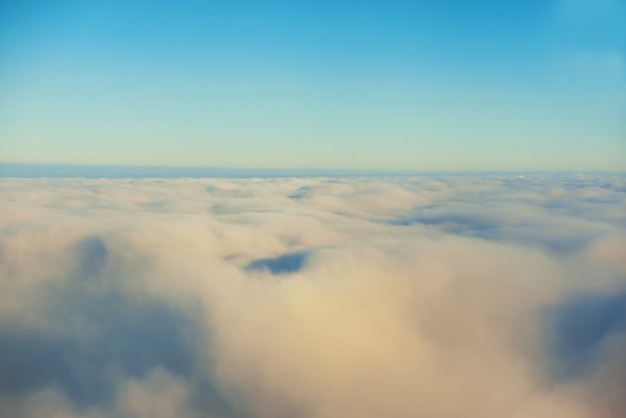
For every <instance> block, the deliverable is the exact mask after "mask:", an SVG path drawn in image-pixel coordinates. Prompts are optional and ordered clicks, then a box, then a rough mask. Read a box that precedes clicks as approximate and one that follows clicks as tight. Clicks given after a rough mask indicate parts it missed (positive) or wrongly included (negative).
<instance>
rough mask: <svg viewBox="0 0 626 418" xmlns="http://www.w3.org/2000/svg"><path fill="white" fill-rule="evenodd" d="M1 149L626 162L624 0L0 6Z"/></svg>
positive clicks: (243, 158) (356, 161) (378, 163)
mask: <svg viewBox="0 0 626 418" xmlns="http://www.w3.org/2000/svg"><path fill="white" fill-rule="evenodd" d="M0 162H9V163H16V162H18V163H19V162H21V163H42V164H50V163H62V164H120V165H166V166H222V167H242V168H250V167H259V168H263V167H272V168H323V169H328V168H331V169H335V168H341V169H417V170H420V169H424V170H432V169H452V170H465V169H481V170H484V169H488V170H489V169H529V170H533V169H555V170H561V169H565V170H567V169H573V170H584V169H590V170H595V169H608V170H613V169H622V170H623V169H626V1H624V0H518V1H502V0H485V1H467V0H443V1H435V0H431V1H393V0H380V1H367V0H358V1H357V0H354V1H353V0H334V1H329V0H315V1H305V0H302V1H277V0H276V1H226V0H223V1H183V0H181V1H159V0H145V1H140V0H137V1H133V0H123V1H122V0H106V1H105V0H102V1H78V0H77V1H69V0H67V1H62V0H58V1H53V0H47V1H44V0H41V1H35V0H25V1H20V0H13V1H11V0H0Z"/></svg>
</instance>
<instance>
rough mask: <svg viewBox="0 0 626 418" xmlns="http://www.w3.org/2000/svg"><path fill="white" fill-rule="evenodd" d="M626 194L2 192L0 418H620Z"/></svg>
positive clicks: (482, 184)
mask: <svg viewBox="0 0 626 418" xmlns="http://www.w3.org/2000/svg"><path fill="white" fill-rule="evenodd" d="M624 180H625V179H624V177H623V176H622V175H609V174H606V175H598V176H594V177H589V176H574V175H571V176H563V175H554V176H547V175H526V176H525V177H516V176H513V175H511V176H508V175H499V176H486V177H478V176H473V177H472V176H440V177H438V178H433V177H431V178H428V177H423V178H420V177H417V178H405V177H397V178H391V177H390V178H384V179H367V178H363V179H324V178H319V179H313V178H309V179H266V180H257V179H238V180H235V179H232V180H231V179H171V180H160V179H146V180H86V179H58V180H47V179H31V180H28V179H2V180H0V182H1V183H2V189H1V191H0V225H1V228H0V261H1V262H0V286H1V290H2V292H0V302H1V303H0V354H1V355H0V412H3V413H2V414H0V415H5V414H10V415H11V416H16V417H20V416H21V417H38V416H50V413H51V412H50V411H52V412H54V411H57V412H54V413H57V414H58V416H68V417H74V416H76V417H83V416H84V417H87V416H90V417H91V416H94V417H96V416H97V417H99V416H107V417H108V416H112V417H118V416H123V417H144V416H151V417H154V416H160V415H159V414H161V415H162V416H179V417H206V416H209V417H225V418H227V417H240V416H253V417H272V418H275V417H282V416H284V417H324V418H326V417H327V418H334V417H343V416H358V417H362V418H368V417H380V416H385V417H415V416H438V417H444V418H445V417H457V416H466V417H481V418H485V417H486V418H489V417H502V416H511V417H517V418H527V417H532V418H541V417H550V418H553V417H556V418H578V417H580V418H583V417H585V418H586V417H601V418H617V417H619V416H620V415H619V411H622V410H623V407H624V404H623V398H624V397H623V396H621V394H623V393H625V392H626V382H625V381H624V378H623V368H620V367H621V366H619V365H620V361H621V359H622V358H623V357H624V354H625V353H626V345H625V344H624V339H625V338H626V307H623V306H622V305H620V304H623V303H624V301H625V300H626V266H625V265H624V261H623V260H624V259H626V257H625V256H624V254H625V253H626V230H625V229H626V210H625V209H624V208H626V194H625V193H624V190H625V189H624ZM285 255H287V256H285ZM252 267H253V268H252ZM44 411H47V412H44Z"/></svg>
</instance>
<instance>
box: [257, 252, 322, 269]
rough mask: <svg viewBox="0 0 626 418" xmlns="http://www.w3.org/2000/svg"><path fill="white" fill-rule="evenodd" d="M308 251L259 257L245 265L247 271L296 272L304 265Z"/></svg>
mask: <svg viewBox="0 0 626 418" xmlns="http://www.w3.org/2000/svg"><path fill="white" fill-rule="evenodd" d="M309 255H310V252H309V251H299V252H295V253H287V254H283V255H281V256H280V257H276V258H261V259H258V260H254V261H252V262H251V263H250V264H248V265H247V266H246V270H247V271H262V270H269V271H270V273H272V274H287V273H296V272H298V271H300V270H302V268H303V267H304V266H305V265H306V262H307V260H308V257H309Z"/></svg>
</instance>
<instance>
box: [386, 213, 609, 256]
mask: <svg viewBox="0 0 626 418" xmlns="http://www.w3.org/2000/svg"><path fill="white" fill-rule="evenodd" d="M428 208H430V207H427V209H428ZM434 208H438V206H435V207H434ZM418 223H419V224H422V225H428V226H433V227H438V228H439V229H441V230H442V231H444V232H446V233H450V234H456V235H460V236H465V237H472V238H481V239H485V240H489V241H498V242H515V243H519V244H523V245H527V246H531V247H541V248H543V249H545V250H548V251H551V252H555V253H559V254H573V253H576V252H578V251H580V250H582V249H583V248H585V247H586V246H587V245H589V244H590V243H591V242H592V241H593V240H594V239H596V238H598V236H597V235H592V234H589V233H574V232H567V233H565V234H560V231H550V230H546V229H545V227H543V226H542V225H539V224H534V223H533V222H532V221H529V220H524V219H513V220H506V219H503V217H502V216H490V215H489V213H480V212H478V211H476V210H470V211H468V212H467V213H463V212H449V213H438V214H432V215H431V214H427V213H419V214H417V215H415V216H411V217H406V218H401V219H397V220H392V221H391V222H390V224H392V225H397V226H410V225H414V224H418ZM527 232H531V233H530V234H528V233H527Z"/></svg>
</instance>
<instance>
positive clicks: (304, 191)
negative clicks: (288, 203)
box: [288, 186, 314, 200]
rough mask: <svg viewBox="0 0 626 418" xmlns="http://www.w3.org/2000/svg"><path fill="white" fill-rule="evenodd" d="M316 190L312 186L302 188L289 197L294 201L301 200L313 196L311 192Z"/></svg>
mask: <svg viewBox="0 0 626 418" xmlns="http://www.w3.org/2000/svg"><path fill="white" fill-rule="evenodd" d="M312 190H314V187H312V186H302V187H300V188H298V190H296V191H295V192H294V193H293V194H290V195H289V196H288V197H289V198H290V199H293V200H300V199H304V198H305V197H308V196H309V195H310V194H311V191H312Z"/></svg>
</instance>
